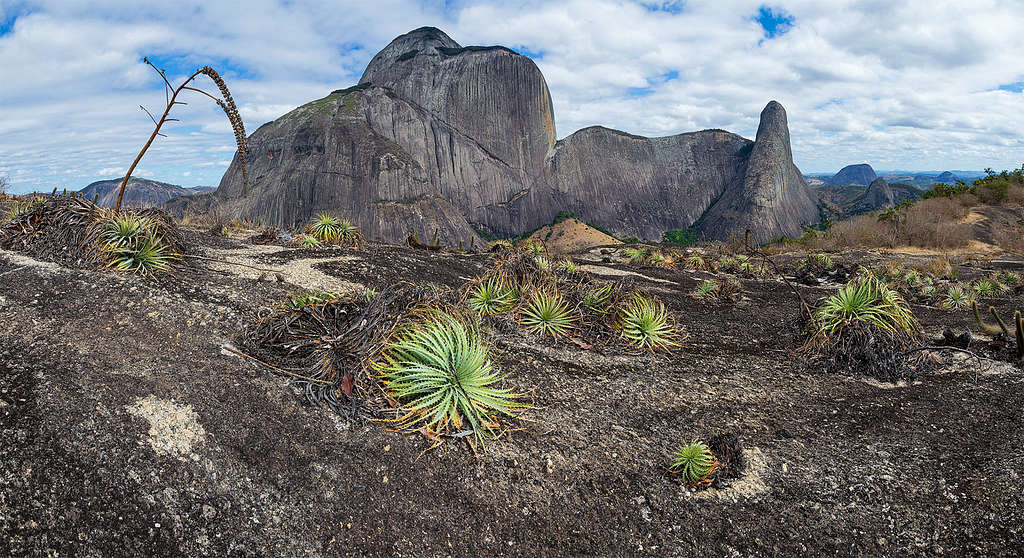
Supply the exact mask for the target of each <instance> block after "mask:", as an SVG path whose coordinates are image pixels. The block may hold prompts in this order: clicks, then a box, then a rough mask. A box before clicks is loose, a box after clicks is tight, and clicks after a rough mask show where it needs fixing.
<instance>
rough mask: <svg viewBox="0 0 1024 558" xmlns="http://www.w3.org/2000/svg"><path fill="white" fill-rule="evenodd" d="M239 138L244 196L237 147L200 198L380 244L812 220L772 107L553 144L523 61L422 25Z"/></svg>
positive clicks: (775, 228)
mask: <svg viewBox="0 0 1024 558" xmlns="http://www.w3.org/2000/svg"><path fill="white" fill-rule="evenodd" d="M249 143H250V146H251V147H252V150H253V153H252V155H251V156H250V157H249V159H248V160H249V176H250V177H251V180H252V184H251V188H250V195H249V197H248V198H244V199H243V198H242V197H241V193H242V180H241V168H240V164H239V161H238V159H237V157H236V160H235V161H234V162H233V163H232V165H231V166H230V167H229V168H228V171H227V172H226V173H225V175H224V177H223V179H222V180H221V184H220V187H219V188H218V190H217V192H216V194H215V195H214V199H213V200H211V202H212V203H216V204H220V205H226V206H227V207H230V208H233V210H234V211H237V212H238V213H239V214H240V215H243V216H246V217H249V218H253V219H257V220H261V221H264V222H267V223H268V224H274V225H278V226H285V227H291V226H294V225H297V224H299V223H301V222H302V221H305V220H307V219H309V217H310V216H312V215H313V214H314V213H316V212H317V211H323V210H332V211H336V212H338V213H341V214H344V215H346V216H348V217H350V218H352V219H353V220H354V221H355V222H356V223H358V224H359V225H360V226H361V227H363V231H364V234H366V236H367V237H369V238H372V239H377V240H384V241H399V240H402V239H404V237H405V235H406V234H408V232H409V231H410V230H412V231H415V232H417V233H418V234H419V235H420V236H421V238H422V237H423V236H424V235H432V234H433V231H434V230H435V229H436V230H437V231H438V234H439V238H440V239H441V240H442V241H443V242H445V243H446V244H449V245H453V244H456V243H458V242H459V241H463V242H464V243H469V242H471V241H472V240H473V239H475V238H477V235H476V232H475V230H474V229H476V230H480V231H487V232H490V233H492V234H495V235H498V236H511V235H515V234H518V233H522V232H524V231H527V230H530V229H533V228H536V227H538V226H541V225H543V224H546V223H549V222H550V221H551V219H552V218H553V217H554V215H555V214H556V213H558V211H560V210H568V211H572V212H574V213H575V214H576V215H578V216H579V217H580V218H581V219H584V220H586V221H588V222H592V223H595V224H597V225H600V226H602V227H604V228H607V229H608V230H610V231H612V232H614V233H616V234H619V235H622V236H637V237H642V238H648V239H655V240H657V239H660V238H661V235H662V233H663V232H664V231H666V230H670V229H681V228H686V227H688V226H691V225H694V224H695V223H698V222H699V225H698V226H699V228H700V230H701V231H702V232H704V233H705V234H706V235H707V236H708V237H709V238H724V237H725V236H728V235H729V234H730V233H732V232H736V231H738V232H743V230H744V229H746V228H749V229H751V230H752V232H753V234H754V235H755V237H756V238H758V239H767V238H771V237H773V236H780V235H783V234H796V233H799V231H800V226H801V225H803V224H809V223H812V222H814V221H816V220H817V217H818V212H817V208H816V205H815V198H814V196H813V194H812V193H811V191H810V189H809V187H808V186H807V183H806V182H805V181H804V180H803V178H802V176H801V175H800V173H799V171H798V170H797V169H796V167H795V166H794V165H793V161H792V153H791V151H790V144H789V130H788V127H787V123H786V114H785V110H784V109H783V108H782V106H781V105H779V104H778V103H775V102H772V103H770V104H769V105H768V107H767V108H766V109H765V111H764V113H762V118H761V127H760V128H759V130H758V135H757V141H756V142H751V141H750V140H747V139H744V138H741V137H739V136H737V135H735V134H731V133H729V132H725V131H722V130H705V131H702V132H694V133H687V134H679V135H676V136H670V137H663V138H645V137H640V136H634V135H630V134H626V133H624V132H619V131H615V130H609V129H607V128H600V127H593V128H586V129H583V130H580V131H578V132H576V133H574V134H572V135H571V136H569V137H567V138H565V139H563V140H561V141H556V134H555V124H554V114H553V112H552V106H551V96H550V94H549V93H548V89H547V85H546V83H545V81H544V76H543V75H542V74H541V72H540V70H539V69H538V68H537V66H536V65H535V64H534V63H533V61H532V60H530V59H529V58H527V57H524V56H520V55H518V54H516V53H514V52H512V51H511V50H508V49H506V48H504V47H467V48H463V47H460V46H459V45H458V43H456V42H455V41H453V40H452V39H451V38H449V37H448V36H447V35H445V34H444V33H443V32H441V31H440V30H438V29H435V28H421V29H417V30H415V31H412V32H410V33H407V34H405V35H402V36H401V37H398V38H397V39H395V40H394V41H392V42H391V44H389V45H388V46H387V47H385V48H384V49H383V50H382V51H380V52H379V53H378V54H377V55H376V56H374V58H373V60H372V61H371V62H370V64H369V66H368V67H367V69H366V71H365V73H364V74H363V77H362V79H361V80H360V84H359V85H357V86H355V87H351V88H349V89H345V90H340V91H335V92H334V93H331V94H330V95H328V96H327V97H325V98H323V99H320V100H317V101H313V102H311V103H309V104H306V105H304V106H302V107H299V108H297V109H295V110H293V111H292V112H290V113H288V114H286V115H284V116H282V117H281V118H278V119H277V120H275V121H274V122H271V123H268V124H265V125H264V126H262V127H260V128H259V129H258V130H256V132H255V133H253V134H252V136H251V138H250V141H249ZM176 207H177V206H176ZM178 210H179V211H184V210H185V208H178ZM702 217H703V219H702Z"/></svg>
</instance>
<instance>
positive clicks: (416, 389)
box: [376, 313, 525, 442]
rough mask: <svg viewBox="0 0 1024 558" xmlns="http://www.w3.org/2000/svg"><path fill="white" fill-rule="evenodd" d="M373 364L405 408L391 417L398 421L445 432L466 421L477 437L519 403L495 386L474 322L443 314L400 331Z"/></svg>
mask: <svg viewBox="0 0 1024 558" xmlns="http://www.w3.org/2000/svg"><path fill="white" fill-rule="evenodd" d="M376 366H377V369H378V370H379V372H380V374H381V379H382V382H383V385H384V388H385V390H386V391H387V392H388V393H389V394H390V395H391V397H393V398H394V399H395V400H396V401H397V402H398V403H399V404H401V405H402V408H403V409H404V410H405V411H407V412H406V414H405V415H404V416H402V417H401V418H399V419H398V421H397V422H398V423H399V424H400V425H401V426H402V427H406V428H419V427H423V428H426V429H427V431H428V432H430V433H434V434H445V433H448V432H450V431H451V430H453V429H455V430H460V429H462V428H463V425H464V424H466V423H468V426H469V429H471V430H472V431H473V435H474V437H475V438H476V439H477V440H478V441H480V442H483V441H484V438H487V437H494V436H496V435H497V434H498V433H499V431H500V430H499V429H500V424H501V423H500V419H501V417H515V416H516V415H517V414H518V412H519V411H520V410H521V409H522V408H523V407H524V406H525V405H524V404H523V403H521V402H520V401H519V397H520V396H519V395H518V394H516V393H514V392H513V391H512V390H510V389H508V388H501V387H497V385H498V384H500V383H501V381H502V377H501V376H499V375H498V374H496V373H495V371H494V366H493V364H492V363H491V359H490V347H489V346H488V344H487V343H486V341H485V340H484V338H483V335H482V334H481V332H480V330H479V328H478V327H477V326H476V325H475V324H474V323H472V322H469V321H467V320H465V319H460V318H457V317H455V316H452V315H449V314H444V313H436V314H433V315H431V316H429V317H428V318H427V319H425V320H424V321H423V322H422V323H418V324H415V325H413V326H411V327H408V328H407V329H405V330H404V331H402V332H400V333H399V334H398V335H397V337H396V338H395V340H393V341H391V342H390V343H388V344H387V346H386V348H385V350H384V353H383V358H382V360H381V362H380V363H379V364H377V365H376Z"/></svg>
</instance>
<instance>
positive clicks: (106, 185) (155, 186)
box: [79, 178, 213, 207]
mask: <svg viewBox="0 0 1024 558" xmlns="http://www.w3.org/2000/svg"><path fill="white" fill-rule="evenodd" d="M121 180H122V179H121V178H115V179H112V180H100V181H98V182H93V183H92V184H90V185H88V186H86V187H85V188H82V189H81V190H79V193H81V194H82V196H83V197H85V198H87V199H90V200H91V199H93V198H96V203H98V204H99V205H100V206H101V207H114V206H115V205H117V194H118V190H119V188H120V186H121ZM211 190H213V188H211V187H209V186H198V187H196V188H184V187H182V186H176V185H174V184H167V183H166V182H159V181H156V180H149V179H148V178H132V179H131V180H129V181H128V185H127V186H125V188H124V199H123V200H122V203H123V204H124V205H126V206H128V207H159V206H161V205H163V204H164V203H166V202H168V201H170V200H173V199H175V198H180V197H184V196H194V195H196V194H202V193H205V192H209V191H211ZM97 196H98V197H97Z"/></svg>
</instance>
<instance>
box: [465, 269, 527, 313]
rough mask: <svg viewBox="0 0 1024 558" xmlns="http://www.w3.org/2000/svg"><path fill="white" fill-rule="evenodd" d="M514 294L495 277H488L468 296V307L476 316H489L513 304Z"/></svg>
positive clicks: (503, 282)
mask: <svg viewBox="0 0 1024 558" xmlns="http://www.w3.org/2000/svg"><path fill="white" fill-rule="evenodd" d="M515 301H516V294H515V292H514V291H513V290H512V289H511V288H510V287H509V286H508V285H507V284H506V283H505V281H503V280H501V279H499V278H497V277H489V278H487V279H485V280H483V281H481V282H480V283H478V284H477V285H476V287H475V288H473V290H472V291H471V292H470V295H469V307H470V308H472V309H473V310H474V311H476V312H477V313H478V314H481V315H484V316H491V315H494V314H499V313H501V312H504V311H505V310H508V309H509V308H511V307H512V305H513V304H515Z"/></svg>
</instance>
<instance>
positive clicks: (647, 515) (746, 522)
mask: <svg viewBox="0 0 1024 558" xmlns="http://www.w3.org/2000/svg"><path fill="white" fill-rule="evenodd" d="M193 236H195V237H196V238H197V239H198V240H197V241H199V242H201V245H200V246H199V247H198V249H199V251H200V252H201V253H203V254H206V255H208V256H211V257H212V256H215V255H216V256H217V257H218V259H230V258H232V257H233V256H232V255H231V252H237V254H238V261H239V262H247V263H252V262H256V263H257V264H259V265H261V266H266V267H277V268H281V269H283V270H285V271H284V279H285V281H283V282H281V281H276V280H260V279H259V278H258V277H253V276H251V275H249V274H248V273H249V271H251V270H248V269H247V268H243V267H240V266H235V269H234V271H232V270H231V267H230V266H224V267H222V268H218V269H217V270H214V269H211V268H208V267H204V266H203V265H198V266H196V267H195V268H193V269H190V270H186V271H183V272H180V273H177V274H175V275H173V276H170V277H161V278H151V279H143V278H138V277H131V276H125V275H121V274H116V273H100V272H95V271H87V270H79V269H67V268H64V267H60V266H54V265H52V264H50V265H40V264H30V262H32V261H34V260H32V259H31V258H27V257H25V256H20V255H17V254H13V253H11V252H6V251H0V293H2V299H3V301H4V302H3V304H2V305H0V555H3V556H12V557H22V556H33V557H34V556H118V557H126V558H133V557H163V556H174V557H178V556H217V557H225V556H246V557H249V556H251V557H256V556H280V557H293V556H295V557H298V556H303V557H309V556H312V557H319V556H324V557H326V556H338V555H353V556H426V557H434V556H438V557H440V556H470V555H487V556H498V555H501V556H580V555H590V556H689V555H694V554H699V555H707V556H731V555H741V556H824V555H842V556H850V555H855V556H936V555H948V556H963V555H984V556H1019V555H1020V552H1021V550H1022V541H1024V495H1022V494H1021V490H1020V486H1021V481H1022V479H1021V475H1022V473H1021V471H1022V470H1024V469H1022V467H1024V450H1022V449H1021V448H1022V447H1024V418H1022V415H1021V413H1020V409H1021V408H1022V407H1024V376H1022V373H1021V371H1020V369H1019V368H1016V367H1010V366H1001V367H998V371H999V373H991V374H989V373H984V370H982V373H980V374H979V373H978V371H979V370H978V368H977V367H978V366H979V364H978V361H977V360H976V359H973V358H958V357H955V356H949V355H942V358H943V359H944V364H943V365H941V366H940V367H939V368H938V369H937V370H936V371H935V372H934V373H931V374H927V375H924V376H921V377H919V378H918V379H917V381H915V382H913V383H911V384H907V385H901V386H882V385H872V384H869V383H867V382H865V381H863V379H862V378H859V377H852V376H849V375H847V374H844V373H840V372H836V371H830V370H820V369H806V368H803V367H801V366H799V364H798V363H797V362H796V361H795V358H794V353H793V350H794V349H795V348H796V347H798V346H799V344H800V343H801V342H802V341H801V340H802V336H801V333H800V332H801V327H800V322H799V313H800V310H799V301H798V299H797V297H796V296H795V295H794V294H793V293H792V292H791V291H790V290H789V289H788V288H787V287H786V286H785V285H784V284H783V283H781V282H780V281H778V280H751V279H745V278H742V277H737V280H739V281H741V282H742V284H743V287H744V290H745V292H746V294H745V296H746V297H747V298H748V299H749V300H750V301H751V302H750V303H749V304H729V303H724V302H715V301H701V300H695V299H693V298H691V297H689V296H687V293H689V292H690V291H691V290H692V289H693V288H694V286H696V284H697V283H698V282H699V281H700V280H701V279H702V278H703V276H696V275H694V274H692V273H689V272H685V271H683V270H679V269H663V268H656V267H650V266H639V265H633V264H606V265H604V266H603V267H607V268H613V269H619V270H621V271H623V272H631V273H632V274H631V275H629V276H628V277H630V278H631V279H632V280H634V281H635V282H636V286H637V288H640V289H643V290H654V289H658V290H657V294H658V296H659V297H661V299H662V300H663V301H664V302H665V304H666V306H667V307H668V309H669V310H670V312H671V313H672V315H673V317H674V318H675V319H676V320H677V321H678V322H679V324H680V326H681V327H682V328H683V329H684V331H685V332H686V333H687V334H688V335H689V337H688V338H687V339H686V341H685V343H684V346H683V347H681V348H680V349H678V350H677V351H674V352H672V353H670V354H664V353H655V354H650V353H644V354H640V355H630V354H612V355H604V354H600V353H597V352H595V351H589V350H584V349H583V348H581V347H579V346H576V345H575V344H572V343H569V342H565V343H561V342H560V343H557V344H552V343H550V342H548V341H545V340H542V339H539V338H534V337H530V336H528V335H525V334H524V333H522V332H516V331H494V332H492V333H491V335H492V336H493V341H494V344H495V352H494V359H495V364H496V366H497V367H498V369H499V370H500V371H501V373H502V374H504V375H505V378H506V380H505V381H506V382H507V385H509V386H510V387H512V388H513V389H515V390H516V391H519V392H522V393H527V394H529V396H530V399H531V401H532V402H533V404H534V406H535V407H534V409H533V410H532V411H531V412H530V413H529V415H528V416H527V418H529V419H530V420H529V421H527V422H524V424H523V426H524V429H523V430H522V431H517V432H512V433H510V434H509V435H508V436H505V437H503V438H501V439H500V440H495V441H493V442H491V443H489V444H488V446H487V451H486V452H482V453H480V454H479V455H474V454H473V452H472V451H470V450H469V448H467V447H466V446H465V445H464V444H461V443H459V442H450V443H446V444H445V446H443V447H442V448H438V449H435V450H434V451H430V452H427V453H423V451H424V450H425V449H426V448H428V447H429V446H430V444H431V442H430V441H429V440H428V439H426V438H424V437H423V436H420V435H418V434H402V433H398V432H394V431H392V430H390V429H389V428H387V426H386V425H385V424H379V423H374V422H346V421H343V420H340V419H339V418H338V417H337V416H335V415H333V414H331V413H330V412H329V411H328V410H326V409H323V408H318V407H310V406H309V405H308V404H306V403H305V402H304V399H303V398H302V396H301V394H300V393H299V392H298V391H297V390H295V389H293V388H291V387H289V385H288V383H287V381H286V379H285V378H282V377H280V376H276V375H273V374H272V373H271V372H270V371H269V370H268V369H267V368H265V367H262V366H260V365H257V364H255V363H253V362H252V361H250V360H248V359H243V358H238V357H237V356H235V355H232V354H231V353H229V352H227V351H224V350H222V348H223V347H225V346H228V345H229V344H231V343H232V342H233V341H234V339H235V337H236V336H237V333H238V331H239V329H240V328H241V327H243V326H244V325H245V324H248V323H251V321H252V320H253V319H254V318H255V317H256V316H257V315H259V314H260V313H261V312H266V311H268V310H270V309H273V308H275V307H279V305H280V304H282V303H283V302H284V301H285V300H287V299H288V297H289V296H290V295H291V294H293V293H295V292H297V291H300V290H301V288H300V286H299V285H300V284H301V283H302V280H301V279H299V278H298V277H297V276H295V275H293V274H292V273H291V272H290V271H288V267H287V263H288V262H291V261H302V260H316V259H319V260H322V261H320V262H319V263H318V262H310V263H309V265H310V266H312V267H314V268H316V269H318V270H319V271H320V272H322V273H323V274H324V275H325V276H326V277H327V278H328V279H329V280H330V281H333V283H329V284H327V285H326V286H327V287H335V288H343V287H344V286H345V285H348V284H357V285H360V286H366V287H373V288H381V287H382V286H386V285H389V284H392V283H394V282H396V281H401V280H407V281H416V282H421V283H430V282H434V283H438V284H443V285H448V286H452V287H459V286H462V285H464V284H465V283H466V282H467V281H469V280H471V279H472V277H475V276H476V275H478V274H479V273H480V272H482V271H483V270H484V269H486V268H487V267H488V266H489V265H490V260H489V258H488V256H486V255H479V254H452V253H433V252H428V251H424V250H414V249H409V248H403V247H397V246H388V245H381V244H376V243H368V244H367V245H366V247H365V249H363V250H345V251H335V250H322V251H313V250H305V249H291V248H284V247H280V248H282V249H280V250H275V251H273V252H270V251H267V252H258V253H257V252H253V251H251V250H249V248H248V246H247V245H246V244H242V243H239V242H236V241H234V240H230V239H228V240H224V239H216V243H214V242H213V239H212V238H211V239H209V241H208V242H207V241H203V240H202V239H201V238H199V235H198V234H193ZM214 250H216V251H214ZM339 252H340V253H339ZM341 257H344V258H345V259H343V260H339V258H341ZM834 257H835V259H836V261H837V262H840V263H842V264H843V265H850V266H853V265H857V264H860V263H864V264H872V263H874V264H878V262H879V258H880V257H881V256H878V255H877V254H871V253H864V252H849V253H843V254H835V255H834ZM784 259H785V257H780V262H781V263H784V262H782V260H784ZM202 263H203V262H199V264H202ZM1010 264H1012V265H1015V266H1019V265H1020V263H1019V262H1017V261H1013V262H1007V263H1006V264H1005V265H1010ZM305 265H306V264H303V266H305ZM992 265H995V264H994V263H993V264H992ZM999 265H1004V264H999ZM961 273H962V275H961V278H962V279H963V280H972V279H974V278H976V277H979V276H981V274H983V273H984V272H983V271H979V270H975V269H973V268H970V267H963V268H961ZM722 279H724V277H722ZM797 288H798V289H800V290H801V292H802V294H803V296H804V297H806V298H808V299H809V300H814V299H815V298H817V297H818V296H821V295H823V294H825V293H827V292H829V291H828V289H825V288H821V287H804V286H799V285H798V286H797ZM991 302H992V303H993V304H994V305H996V306H997V307H998V309H999V311H1000V312H1002V313H1003V314H1004V315H1005V314H1006V313H1007V312H1009V311H1011V310H1012V309H1013V308H1015V307H1016V306H1018V305H1019V299H1014V298H1010V297H1003V298H998V299H992V300H991ZM914 311H915V313H916V314H917V316H918V317H919V318H920V320H921V321H922V323H923V324H924V327H925V329H926V331H927V332H928V333H929V334H931V335H934V334H936V333H938V332H941V331H942V329H943V328H945V327H953V328H955V329H956V330H957V331H963V330H964V329H966V328H968V327H970V325H971V323H972V321H973V319H972V318H971V316H970V313H969V312H953V311H948V310H941V309H937V308H934V307H924V306H919V305H916V304H915V305H914ZM981 366H985V367H987V366H988V364H987V363H982V364H981ZM986 369H987V368H986ZM721 431H730V432H732V433H735V434H736V435H737V436H739V437H740V439H741V440H742V442H743V445H744V447H746V448H748V452H747V455H748V457H749V460H750V461H749V463H750V470H749V475H747V476H744V477H741V478H739V479H736V480H735V481H733V483H732V484H730V485H729V486H727V487H723V488H722V489H709V490H707V491H705V492H702V493H696V494H695V493H693V492H690V491H688V490H687V489H685V488H683V487H682V486H680V484H679V481H678V479H677V478H675V477H674V476H673V475H671V474H669V473H668V472H667V471H666V463H667V460H668V455H669V452H670V451H671V449H672V448H673V447H674V446H675V445H676V444H679V443H682V442H687V441H689V440H690V439H692V438H694V437H702V436H709V435H713V434H715V433H717V432H721Z"/></svg>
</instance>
